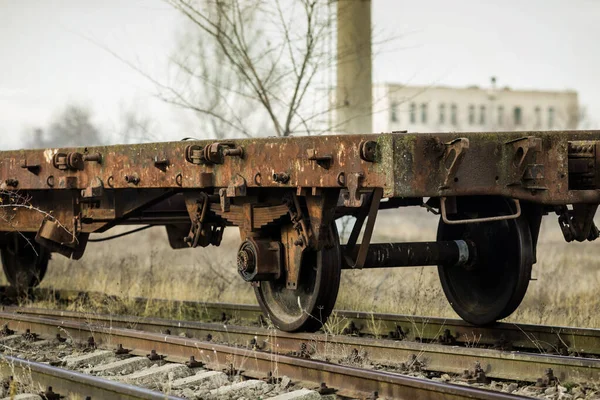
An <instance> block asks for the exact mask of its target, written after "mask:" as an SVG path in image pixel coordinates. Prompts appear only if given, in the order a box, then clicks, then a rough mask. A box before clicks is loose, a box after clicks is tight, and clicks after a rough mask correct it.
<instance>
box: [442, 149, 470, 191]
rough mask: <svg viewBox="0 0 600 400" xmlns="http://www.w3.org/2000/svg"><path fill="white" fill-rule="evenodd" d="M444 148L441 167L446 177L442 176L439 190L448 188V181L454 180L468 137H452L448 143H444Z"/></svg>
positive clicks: (465, 150) (463, 155) (464, 152)
mask: <svg viewBox="0 0 600 400" xmlns="http://www.w3.org/2000/svg"><path fill="white" fill-rule="evenodd" d="M445 145H446V149H445V151H444V155H443V156H442V167H443V168H444V170H445V172H446V177H445V178H444V182H443V183H442V186H441V187H440V190H443V189H449V188H450V182H452V181H453V180H454V181H456V180H455V177H456V172H457V171H458V168H459V167H460V164H461V162H462V160H463V158H464V157H465V154H466V152H467V150H468V149H469V139H467V138H458V139H454V140H452V141H450V142H448V143H445Z"/></svg>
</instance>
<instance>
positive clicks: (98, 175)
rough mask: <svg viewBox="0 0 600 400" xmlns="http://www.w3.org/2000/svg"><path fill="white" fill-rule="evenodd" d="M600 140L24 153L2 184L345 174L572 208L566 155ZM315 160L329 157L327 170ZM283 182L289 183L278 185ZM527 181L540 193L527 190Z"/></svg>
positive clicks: (9, 158)
mask: <svg viewBox="0 0 600 400" xmlns="http://www.w3.org/2000/svg"><path fill="white" fill-rule="evenodd" d="M599 140H600V131H572V132H494V133H443V134H408V133H403V134H394V133H392V134H378V135H344V136H341V135H338V136H317V137H295V138H257V139H240V140H232V141H231V142H228V143H227V144H226V146H225V145H224V144H221V145H222V147H227V149H229V147H230V146H235V148H236V149H243V151H241V153H242V154H241V156H236V157H226V156H224V157H219V156H214V157H216V160H215V161H217V163H213V162H209V161H208V160H207V159H205V160H204V161H203V162H198V163H193V162H190V161H188V160H189V158H186V149H187V148H188V147H189V146H197V147H200V148H207V149H208V148H212V147H214V146H215V145H216V144H217V143H215V142H211V141H197V142H188V141H186V142H170V143H150V144H139V145H118V146H107V147H93V148H86V149H82V148H68V149H43V150H19V151H4V152H1V153H0V176H1V177H2V181H3V182H5V184H6V185H9V184H12V185H13V186H11V188H15V189H21V190H36V189H38V190H44V189H50V188H53V189H79V190H84V189H87V188H90V187H98V183H99V182H101V183H102V186H103V187H104V189H106V190H109V189H123V188H138V189H142V188H174V189H178V188H204V187H225V188H226V187H228V186H229V185H230V183H231V182H232V181H234V179H236V177H238V176H239V177H242V178H243V179H244V181H245V182H246V185H247V187H248V188H252V187H291V188H296V187H298V186H301V187H309V188H312V187H317V188H323V187H333V188H336V187H339V186H340V183H339V182H338V181H339V179H338V175H339V174H344V175H345V176H346V177H348V176H349V175H352V174H361V175H362V178H361V185H362V187H365V188H375V187H382V188H383V189H384V197H407V195H408V196H422V197H429V196H441V195H452V194H456V195H458V194H464V193H470V194H478V193H485V194H502V195H506V196H510V197H515V198H523V199H525V198H530V199H534V200H536V201H539V202H553V201H559V202H567V201H577V200H580V201H582V200H584V199H586V195H583V196H582V195H581V194H577V193H570V192H569V187H568V173H569V168H568V165H569V159H568V155H569V151H570V152H571V153H573V151H574V150H572V149H573V146H569V142H576V145H577V147H575V149H578V148H579V147H584V146H586V148H587V146H592V147H593V146H595V144H596V141H599ZM365 142H366V143H376V146H375V147H371V149H370V150H369V156H368V157H365V156H364V154H362V153H361V143H365ZM362 146H364V145H362ZM227 149H226V150H227ZM569 149H571V150H569ZM222 151H224V150H222ZM230 152H231V150H230ZM62 154H66V155H71V158H70V159H72V164H74V166H73V167H72V168H71V167H63V165H64V164H58V165H57V164H56V162H55V160H56V159H57V156H58V155H62ZM315 154H326V155H327V160H328V161H327V165H326V166H327V167H328V168H325V167H324V166H323V163H322V162H321V163H319V162H317V161H319V160H321V161H322V160H324V158H319V157H316V156H315ZM452 154H454V155H455V156H452ZM91 155H94V156H91ZM96 155H98V156H97V157H96ZM214 157H213V158H212V159H214ZM323 157H324V156H323ZM58 158H60V157H58ZM159 158H160V160H161V162H160V163H159V164H157V161H156V160H157V159H159ZM86 160H88V161H86ZM91 160H98V161H91ZM371 160H372V161H371ZM69 165H71V164H69ZM540 165H541V166H543V168H541V169H540V168H538V167H537V166H540ZM158 166H160V167H161V168H158ZM523 173H526V174H525V175H523ZM281 174H287V176H288V177H289V179H288V180H287V181H286V180H284V179H281ZM531 174H533V175H531ZM448 178H451V179H448ZM523 179H525V180H529V181H536V182H535V185H533V184H532V183H531V182H527V183H526V184H523V182H521V181H522V180H523ZM7 181H8V182H7ZM532 190H533V191H538V192H539V193H536V194H532V193H531V192H532Z"/></svg>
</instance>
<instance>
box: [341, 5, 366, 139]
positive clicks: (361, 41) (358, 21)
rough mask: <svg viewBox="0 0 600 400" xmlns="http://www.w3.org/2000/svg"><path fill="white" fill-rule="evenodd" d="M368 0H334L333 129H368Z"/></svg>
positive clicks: (358, 130) (352, 130) (360, 130)
mask: <svg viewBox="0 0 600 400" xmlns="http://www.w3.org/2000/svg"><path fill="white" fill-rule="evenodd" d="M371 69H372V61H371V0H338V3H337V86H336V106H337V107H336V115H337V122H336V127H337V128H336V129H335V130H336V131H341V132H344V133H371V132H372V129H373V128H372V117H371V115H372V103H373V101H372V97H373V94H372V90H373V89H372V86H373V85H372V72H371Z"/></svg>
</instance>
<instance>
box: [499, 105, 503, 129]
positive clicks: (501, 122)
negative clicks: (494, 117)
mask: <svg viewBox="0 0 600 400" xmlns="http://www.w3.org/2000/svg"><path fill="white" fill-rule="evenodd" d="M503 125H504V106H498V126H503Z"/></svg>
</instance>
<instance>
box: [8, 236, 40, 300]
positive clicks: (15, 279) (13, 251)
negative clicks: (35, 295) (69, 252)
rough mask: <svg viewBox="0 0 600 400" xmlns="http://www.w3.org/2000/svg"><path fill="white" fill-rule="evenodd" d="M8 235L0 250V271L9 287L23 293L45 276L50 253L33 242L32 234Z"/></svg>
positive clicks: (36, 284)
mask: <svg viewBox="0 0 600 400" xmlns="http://www.w3.org/2000/svg"><path fill="white" fill-rule="evenodd" d="M9 235H10V237H9V239H8V240H7V243H6V245H5V246H4V247H3V248H2V249H1V250H0V255H1V258H2V269H3V270H4V274H5V276H6V279H7V280H8V282H9V283H10V284H11V286H13V287H15V288H16V289H17V291H19V292H24V291H27V290H29V289H31V288H33V287H36V286H38V285H39V284H40V282H41V281H42V279H43V278H44V276H45V275H46V271H47V269H48V261H49V259H50V252H48V250H46V249H45V248H44V247H42V246H40V245H39V244H38V243H37V242H36V241H35V236H34V235H33V234H27V233H23V234H21V233H10V234H9ZM36 253H37V254H36Z"/></svg>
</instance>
